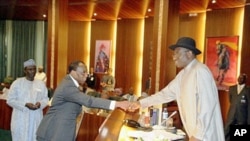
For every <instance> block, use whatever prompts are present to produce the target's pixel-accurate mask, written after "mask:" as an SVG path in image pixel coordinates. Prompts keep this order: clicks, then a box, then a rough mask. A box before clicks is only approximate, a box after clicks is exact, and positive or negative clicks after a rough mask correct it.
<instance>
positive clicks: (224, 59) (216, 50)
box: [205, 36, 238, 90]
mask: <svg viewBox="0 0 250 141" xmlns="http://www.w3.org/2000/svg"><path fill="white" fill-rule="evenodd" d="M237 60H238V36H229V37H208V38H207V39H206V54H205V63H206V65H207V66H208V67H209V69H210V70H211V72H212V74H213V76H214V79H215V80H216V84H217V86H218V89H220V90H226V89H228V86H230V85H233V84H235V83H236V82H237Z"/></svg>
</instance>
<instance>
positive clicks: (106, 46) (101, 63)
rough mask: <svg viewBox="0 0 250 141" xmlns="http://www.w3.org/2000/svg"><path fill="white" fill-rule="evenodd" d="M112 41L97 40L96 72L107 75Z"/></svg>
mask: <svg viewBox="0 0 250 141" xmlns="http://www.w3.org/2000/svg"><path fill="white" fill-rule="evenodd" d="M110 49H111V40H96V48H95V72H96V73H105V72H106V71H107V70H108V68H109V63H110V53H111V52H110Z"/></svg>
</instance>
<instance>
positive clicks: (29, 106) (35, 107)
mask: <svg viewBox="0 0 250 141" xmlns="http://www.w3.org/2000/svg"><path fill="white" fill-rule="evenodd" d="M25 106H26V107H27V108H29V109H30V110H36V109H39V108H40V106H41V104H40V102H37V103H36V104H33V103H26V104H25Z"/></svg>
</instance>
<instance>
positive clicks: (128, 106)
mask: <svg viewBox="0 0 250 141" xmlns="http://www.w3.org/2000/svg"><path fill="white" fill-rule="evenodd" d="M115 107H119V108H121V109H123V110H125V111H129V112H134V111H135V110H137V109H139V108H140V107H141V104H140V102H139V101H136V102H130V101H117V102H116V105H115Z"/></svg>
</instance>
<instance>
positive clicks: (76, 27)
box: [68, 21, 90, 67]
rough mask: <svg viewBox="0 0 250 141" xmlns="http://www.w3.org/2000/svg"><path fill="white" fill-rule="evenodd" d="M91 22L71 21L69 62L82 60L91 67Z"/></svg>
mask: <svg viewBox="0 0 250 141" xmlns="http://www.w3.org/2000/svg"><path fill="white" fill-rule="evenodd" d="M88 31H90V22H81V21H69V35H68V63H70V62H72V61H75V60H82V61H84V62H85V63H86V65H87V66H88V67H89V58H90V45H89V44H90V41H89V39H90V34H89V33H90V32H88Z"/></svg>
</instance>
